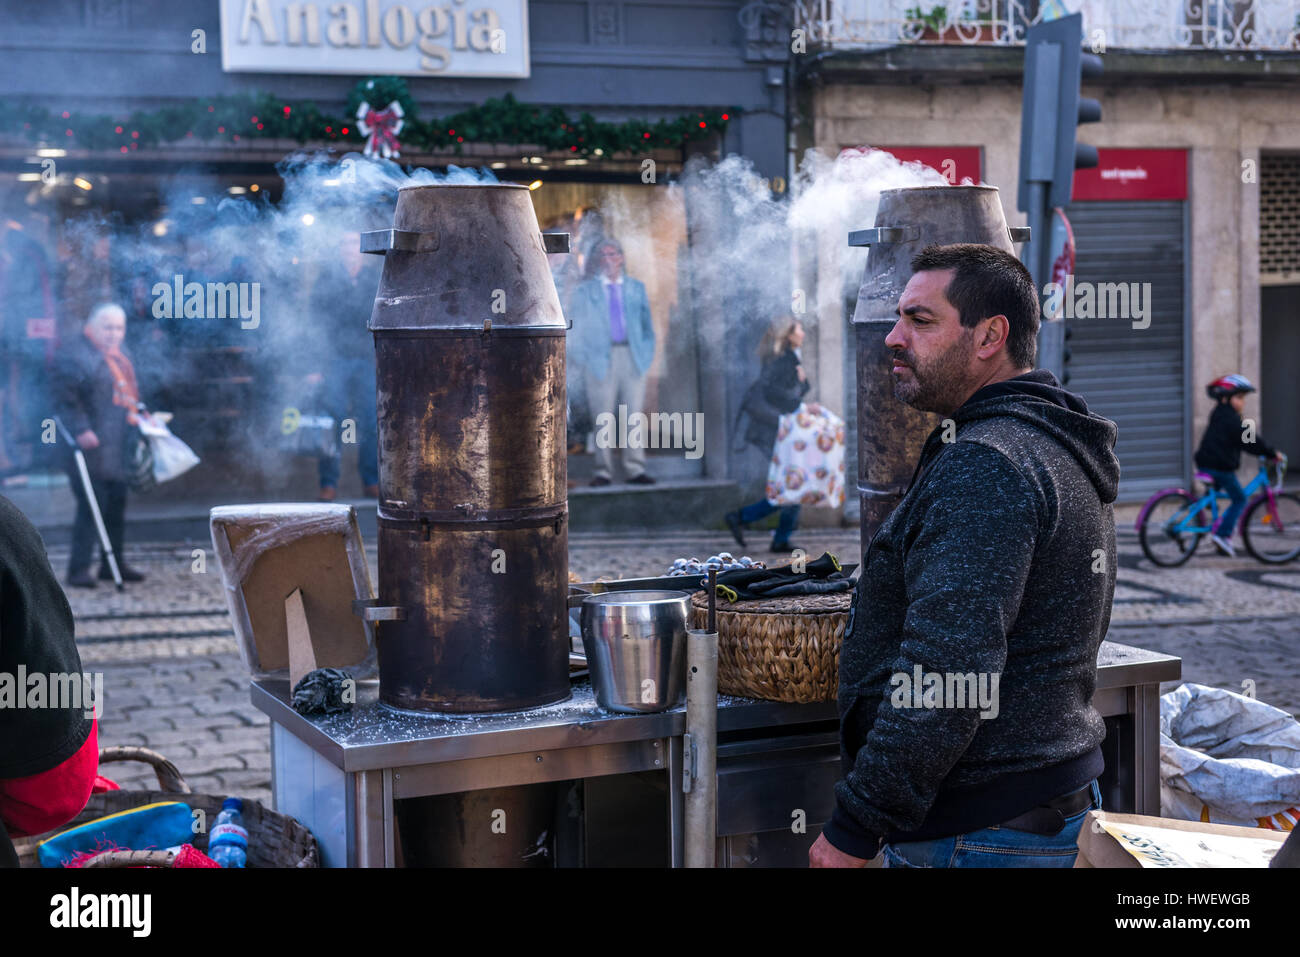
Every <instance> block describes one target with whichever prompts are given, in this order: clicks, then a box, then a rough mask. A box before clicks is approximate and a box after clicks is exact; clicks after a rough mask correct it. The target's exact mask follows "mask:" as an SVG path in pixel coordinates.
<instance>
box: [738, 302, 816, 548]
mask: <svg viewBox="0 0 1300 957" xmlns="http://www.w3.org/2000/svg"><path fill="white" fill-rule="evenodd" d="M803 337H804V331H803V326H802V325H801V324H800V322H799V320H798V319H795V318H794V317H793V316H781V317H780V318H778V319H776V320H775V321H774V322H773V323H772V325H771V326H770V327H769V328H768V331H767V333H766V334H765V335H764V336H763V341H762V343H761V344H760V345H759V349H758V352H759V356H760V357H761V358H762V360H763V370H762V372H760V373H759V377H758V383H757V384H758V395H757V396H753V397H752V398H753V401H749V402H748V403H747V404H746V406H745V409H744V411H745V413H746V415H747V416H748V417H749V425H748V427H747V428H746V430H745V440H746V441H747V442H749V444H751V445H754V446H757V447H758V448H761V449H763V451H765V452H767V453H768V454H769V455H770V454H771V453H772V449H773V447H774V446H775V445H776V434H777V426H778V423H779V421H780V417H781V416H782V415H785V414H787V413H789V412H793V411H795V410H796V409H798V408H799V404H800V403H801V402H802V401H803V397H804V396H805V395H806V394H807V393H808V390H809V389H810V388H812V383H810V382H809V381H808V377H807V375H805V374H804V371H803V365H802V364H801V359H800V356H799V348H800V347H801V346H802V345H803ZM777 509H780V511H781V517H780V519H779V520H778V523H777V526H776V533H775V534H774V535H773V536H772V551H773V552H792V551H794V550H795V549H796V548H798V547H799V546H798V545H795V544H793V543H792V542H791V541H790V536H791V534H793V532H794V530H795V529H796V528H797V527H798V525H799V506H798V505H785V506H781V505H773V504H772V503H771V502H769V501H768V500H767V499H766V498H763V499H760V500H759V501H757V502H754V503H753V504H752V505H746V506H745V507H744V508H742V509H740V510H739V511H736V512H728V513H727V514H726V516H724V519H725V521H726V523H727V527H728V528H730V529H731V534H732V535H734V536H735V538H736V542H737V543H739V545H740V547H741V548H744V547H745V535H744V527H745V526H746V525H748V524H750V523H751V522H757V521H761V520H762V519H764V518H766V517H767V516H768V515H771V514H772V513H773V512H775V511H777Z"/></svg>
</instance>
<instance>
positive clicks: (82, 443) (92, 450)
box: [54, 303, 144, 588]
mask: <svg viewBox="0 0 1300 957" xmlns="http://www.w3.org/2000/svg"><path fill="white" fill-rule="evenodd" d="M82 333H83V335H82V336H81V337H78V339H77V340H76V341H74V342H72V343H70V344H69V345H68V346H66V347H65V349H64V350H63V352H62V354H61V355H60V356H59V357H58V360H57V362H56V366H55V374H54V380H55V388H56V396H57V400H56V402H57V406H58V411H59V416H60V418H61V419H62V421H63V424H64V425H65V426H66V428H67V429H68V430H69V431H70V432H71V434H72V437H73V438H74V440H75V441H76V443H77V447H78V448H80V449H81V451H82V452H83V454H84V456H85V460H86V467H87V470H88V471H89V473H90V481H91V485H92V487H93V489H94V495H95V499H96V501H97V502H98V503H99V510H100V513H101V515H102V517H103V520H104V527H105V529H106V530H107V533H108V540H109V543H110V544H111V545H112V548H113V553H114V554H115V555H116V556H117V559H118V562H119V565H120V571H121V576H122V580H123V581H129V582H138V581H142V580H143V579H144V575H142V574H141V573H140V572H138V571H136V570H134V569H131V568H127V567H126V565H125V564H121V562H122V557H123V555H122V538H123V533H124V531H125V526H126V492H127V479H128V475H127V461H126V460H127V449H128V442H130V441H134V440H135V439H134V435H133V434H134V433H135V429H134V426H135V425H136V423H137V422H138V421H139V417H138V410H139V409H140V407H141V406H140V392H139V387H138V386H137V385H136V378H135V369H134V368H133V367H132V365H131V360H130V359H129V358H127V356H126V354H125V353H124V352H123V351H122V348H121V347H122V340H123V339H124V338H125V337H126V313H125V312H123V310H122V308H121V307H120V306H118V305H115V304H113V303H102V304H100V305H98V306H96V307H95V308H94V310H92V311H91V313H90V318H89V319H88V320H87V322H86V325H85V327H84V328H83V330H82ZM68 475H69V478H70V479H71V484H72V491H73V494H74V495H76V497H77V517H76V520H75V522H74V523H73V528H72V550H71V553H70V554H69V557H68V584H69V585H72V586H74V587H77V588H94V587H95V580H94V578H92V577H91V574H90V565H91V560H92V558H93V549H94V545H95V540H96V538H97V529H96V527H95V519H94V514H93V512H92V510H91V503H90V500H89V499H88V498H87V495H86V491H85V489H84V488H83V487H82V481H81V477H80V475H79V474H78V472H77V468H76V465H75V464H74V460H73V456H71V455H70V456H69V459H68ZM100 553H101V554H100V568H99V578H100V580H102V581H107V580H109V579H111V578H112V577H113V575H112V569H111V568H110V566H109V562H108V555H107V553H105V552H104V549H103V546H102V545H101V547H100Z"/></svg>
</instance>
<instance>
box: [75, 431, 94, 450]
mask: <svg viewBox="0 0 1300 957" xmlns="http://www.w3.org/2000/svg"><path fill="white" fill-rule="evenodd" d="M77 445H78V446H80V447H81V449H82V450H83V451H86V452H89V451H90V450H91V449H97V448H99V436H97V435H96V434H95V433H94V432H93V431H91V430H90V429H86V431H85V432H82V433H81V434H80V435H78V436H77Z"/></svg>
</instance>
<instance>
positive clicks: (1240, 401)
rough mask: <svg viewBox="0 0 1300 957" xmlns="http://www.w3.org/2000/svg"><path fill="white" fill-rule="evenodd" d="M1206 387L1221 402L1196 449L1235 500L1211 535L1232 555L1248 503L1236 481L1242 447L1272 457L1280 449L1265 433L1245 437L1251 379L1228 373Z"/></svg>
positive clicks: (1201, 466) (1198, 463)
mask: <svg viewBox="0 0 1300 957" xmlns="http://www.w3.org/2000/svg"><path fill="white" fill-rule="evenodd" d="M1205 391H1206V392H1207V393H1208V394H1209V396H1210V398H1211V399H1214V400H1215V401H1216V402H1217V403H1218V405H1216V406H1215V407H1214V411H1213V412H1211V413H1210V422H1209V424H1208V425H1207V426H1206V427H1205V434H1204V435H1203V436H1201V444H1200V446H1199V447H1198V448H1197V450H1196V467H1197V468H1198V469H1200V470H1201V471H1202V472H1206V473H1208V474H1209V476H1210V477H1211V478H1213V479H1214V484H1215V486H1217V487H1218V488H1220V489H1222V490H1223V491H1224V492H1227V493H1228V497H1229V498H1231V499H1232V504H1231V505H1230V506H1229V507H1228V510H1227V511H1226V512H1224V513H1223V520H1222V521H1220V522H1219V528H1218V530H1217V532H1216V533H1215V534H1213V535H1211V536H1210V540H1211V541H1212V542H1214V547H1215V548H1217V549H1218V550H1219V553H1220V554H1221V555H1228V556H1229V557H1231V556H1234V555H1236V550H1235V549H1233V547H1232V532H1233V529H1235V528H1236V526H1237V519H1238V517H1239V516H1240V515H1241V512H1242V509H1244V508H1245V507H1246V493H1245V491H1244V490H1243V489H1242V487H1241V483H1240V482H1239V481H1237V469H1238V467H1240V465H1241V450H1242V449H1245V450H1246V451H1247V452H1250V453H1251V454H1252V455H1263V456H1267V457H1268V458H1270V459H1276V458H1277V450H1276V449H1274V448H1273V447H1272V446H1271V445H1269V444H1268V443H1267V442H1265V441H1264V437H1263V436H1262V435H1256V436H1255V441H1253V442H1247V441H1246V434H1245V429H1244V428H1243V427H1242V421H1241V411H1242V409H1243V408H1244V407H1245V405H1246V395H1247V393H1250V392H1255V391H1256V389H1255V387H1254V385H1252V384H1251V381H1250V380H1249V379H1247V378H1246V377H1245V376H1244V375H1235V374H1234V375H1225V376H1222V377H1220V378H1218V379H1215V380H1214V381H1213V382H1211V383H1210V384H1209V385H1208V386H1206V387H1205Z"/></svg>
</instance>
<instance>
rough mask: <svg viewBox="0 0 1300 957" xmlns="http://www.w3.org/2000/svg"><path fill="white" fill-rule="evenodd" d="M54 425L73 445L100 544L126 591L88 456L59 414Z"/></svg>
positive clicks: (114, 574)
mask: <svg viewBox="0 0 1300 957" xmlns="http://www.w3.org/2000/svg"><path fill="white" fill-rule="evenodd" d="M54 425H55V427H56V428H58V430H59V431H60V432H61V433H63V438H64V439H65V440H67V443H68V444H69V445H70V446H72V457H73V458H74V459H75V460H76V462H77V472H78V473H79V474H80V475H81V487H82V488H83V489H85V490H86V499H87V500H88V501H89V502H90V514H91V515H93V516H94V518H95V528H97V529H98V530H99V544H100V547H102V548H103V549H104V557H105V558H106V559H108V567H109V569H110V570H111V571H112V572H113V581H114V583H115V584H116V585H117V590H118V591H125V590H126V589H125V586H124V585H123V584H122V572H121V571H120V570H119V569H118V567H117V556H116V555H114V554H113V543H112V542H110V541H109V540H108V529H107V528H105V527H104V516H103V515H101V514H100V513H99V501H98V499H96V498H95V489H94V486H92V485H91V484H90V472H89V470H88V469H87V468H86V457H85V456H84V455H82V454H81V446H79V445H78V444H77V440H76V439H74V438H73V437H72V433H71V432H69V431H68V429H67V427H66V426H64V424H63V423H62V422H61V421H60V420H59V417H58V416H55V417H54Z"/></svg>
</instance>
